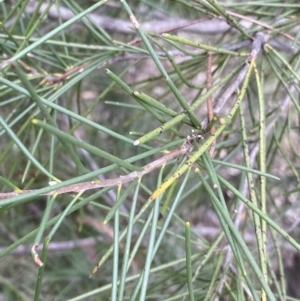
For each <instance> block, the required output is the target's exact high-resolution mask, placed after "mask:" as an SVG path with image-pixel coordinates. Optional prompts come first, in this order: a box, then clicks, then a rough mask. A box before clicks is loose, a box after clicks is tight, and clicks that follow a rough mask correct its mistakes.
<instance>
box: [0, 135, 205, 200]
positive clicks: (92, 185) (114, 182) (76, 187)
mask: <svg viewBox="0 0 300 301" xmlns="http://www.w3.org/2000/svg"><path fill="white" fill-rule="evenodd" d="M193 138H194V137H190V136H188V137H187V140H186V141H185V142H184V143H183V145H182V146H181V147H180V148H177V149H174V150H173V151H170V152H169V153H168V154H166V155H165V156H163V157H161V158H159V159H157V160H155V161H153V162H151V163H149V164H147V165H145V166H144V170H143V171H139V172H138V171H133V172H131V173H129V174H128V175H125V176H119V177H118V178H113V179H107V180H103V181H90V182H83V183H78V184H73V185H69V186H66V187H63V188H60V189H57V190H53V191H50V192H48V193H45V194H42V195H54V194H56V195H58V194H64V193H69V192H72V193H74V192H77V193H78V192H83V191H86V190H91V189H96V188H102V187H110V186H118V185H122V184H125V183H128V182H131V181H133V180H134V179H136V178H141V177H142V176H144V175H145V174H148V173H150V172H151V171H152V170H154V169H156V168H158V167H161V166H162V165H164V164H166V163H167V162H169V161H171V160H173V159H175V158H177V157H179V156H180V155H187V154H188V153H189V151H190V150H191V148H192V146H193ZM196 139H200V136H199V135H197V137H196ZM33 191H36V190H22V192H21V193H19V192H7V193H0V200H5V199H9V198H11V197H14V196H18V195H21V194H26V193H29V192H33Z"/></svg>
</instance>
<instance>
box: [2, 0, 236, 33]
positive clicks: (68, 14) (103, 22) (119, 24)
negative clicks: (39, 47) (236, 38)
mask: <svg viewBox="0 0 300 301" xmlns="http://www.w3.org/2000/svg"><path fill="white" fill-rule="evenodd" d="M37 6H38V3H37V2H29V3H28V5H27V7H26V13H27V14H28V15H32V14H33V13H34V12H35V10H36V8H37ZM47 7H48V4H47V3H43V4H42V5H41V7H40V11H39V13H40V14H42V13H43V12H44V11H45V10H46V9H47ZM23 16H24V17H25V15H24V14H23ZM74 16H75V14H74V13H73V12H72V11H71V10H70V9H68V8H66V7H63V6H57V5H55V4H53V5H52V6H51V8H50V9H49V12H48V18H49V19H55V20H57V19H61V20H62V21H68V20H70V19H71V18H73V17H74ZM89 18H90V19H91V20H92V21H93V22H95V23H96V24H97V25H98V26H101V27H102V28H103V29H105V30H107V31H110V32H118V33H123V34H134V33H135V31H134V30H133V29H132V24H131V22H130V21H127V20H121V19H116V18H111V17H108V16H103V15H100V14H96V13H91V14H89ZM13 22H14V20H13V19H10V20H8V21H7V22H6V23H5V27H6V28H9V27H11V25H12V24H13ZM187 26H188V27H187ZM169 28H181V30H183V31H189V32H195V33H205V34H216V33H223V32H226V31H227V30H229V29H230V26H229V25H228V23H227V22H226V20H225V19H221V18H215V19H211V20H205V21H203V22H201V23H198V24H193V22H191V21H190V20H184V19H181V20H178V19H175V18H174V19H173V18H169V17H167V16H166V17H165V18H164V20H157V19H155V21H149V22H143V29H144V30H146V31H151V32H166V31H167V30H166V29H169Z"/></svg>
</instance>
